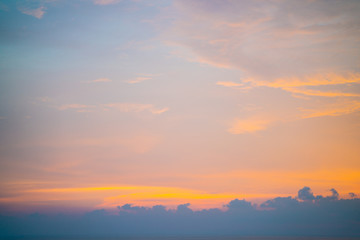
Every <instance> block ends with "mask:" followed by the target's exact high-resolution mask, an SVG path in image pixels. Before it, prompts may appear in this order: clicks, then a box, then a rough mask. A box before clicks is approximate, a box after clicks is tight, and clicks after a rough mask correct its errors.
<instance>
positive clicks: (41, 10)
mask: <svg viewBox="0 0 360 240" xmlns="http://www.w3.org/2000/svg"><path fill="white" fill-rule="evenodd" d="M18 10H19V11H20V12H22V13H24V14H26V15H30V16H33V17H36V18H37V19H41V18H42V17H43V16H44V14H45V10H46V8H45V7H44V6H40V7H38V8H35V9H33V8H28V7H27V6H25V5H20V6H18Z"/></svg>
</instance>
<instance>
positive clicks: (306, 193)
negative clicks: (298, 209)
mask: <svg viewBox="0 0 360 240" xmlns="http://www.w3.org/2000/svg"><path fill="white" fill-rule="evenodd" d="M298 198H299V199H300V200H303V201H312V200H314V199H315V197H314V194H313V193H312V192H311V189H310V188H309V187H303V188H302V189H300V190H299V192H298Z"/></svg>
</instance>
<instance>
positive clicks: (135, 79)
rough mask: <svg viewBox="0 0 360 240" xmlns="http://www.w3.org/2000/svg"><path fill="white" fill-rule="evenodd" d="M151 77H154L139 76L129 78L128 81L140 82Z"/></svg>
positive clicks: (131, 82)
mask: <svg viewBox="0 0 360 240" xmlns="http://www.w3.org/2000/svg"><path fill="white" fill-rule="evenodd" d="M150 79H152V78H151V77H137V78H134V79H130V80H127V81H126V82H127V83H130V84H134V83H139V82H143V81H145V80H150Z"/></svg>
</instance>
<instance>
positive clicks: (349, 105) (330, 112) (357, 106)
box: [300, 100, 360, 118]
mask: <svg viewBox="0 0 360 240" xmlns="http://www.w3.org/2000/svg"><path fill="white" fill-rule="evenodd" d="M300 110H301V111H302V112H303V116H302V118H314V117H324V116H341V115H345V114H350V113H354V112H357V111H360V102H359V101H355V100H354V101H350V100H343V101H338V102H336V103H333V104H328V105H325V106H321V107H318V108H314V109H304V108H301V109H300Z"/></svg>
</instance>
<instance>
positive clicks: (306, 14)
mask: <svg viewBox="0 0 360 240" xmlns="http://www.w3.org/2000/svg"><path fill="white" fill-rule="evenodd" d="M359 12H360V1H358V0H353V1H351V0H346V1H334V0H317V1H313V0H304V1H282V0H269V1H260V0H255V1H250V0H249V1H246V0H243V1H232V0H196V1H193V0H151V1H147V0H75V1H70V0H0V56H1V58H0V211H3V212H34V211H38V212H66V211H79V212H83V211H88V210H93V209H99V208H104V209H112V208H114V209H115V208H116V206H122V205H124V204H127V203H129V204H135V205H139V206H153V205H157V204H162V205H165V206H167V207H168V208H174V207H176V206H177V205H178V204H184V203H191V208H192V209H207V208H212V207H218V208H222V207H223V206H224V204H227V203H228V202H229V201H230V200H232V199H235V198H238V199H246V200H247V201H251V202H255V203H261V202H263V201H266V200H267V199H270V198H274V197H277V196H281V197H285V196H293V197H294V196H296V195H297V191H298V190H299V189H301V188H302V187H304V186H309V187H311V189H312V190H313V191H314V192H316V193H317V194H323V195H324V196H327V195H331V192H330V191H329V190H330V189H332V188H335V189H336V190H337V191H338V192H339V194H340V196H341V197H342V198H349V193H350V192H351V193H354V194H357V195H358V194H360V17H359V16H360V15H359Z"/></svg>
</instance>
